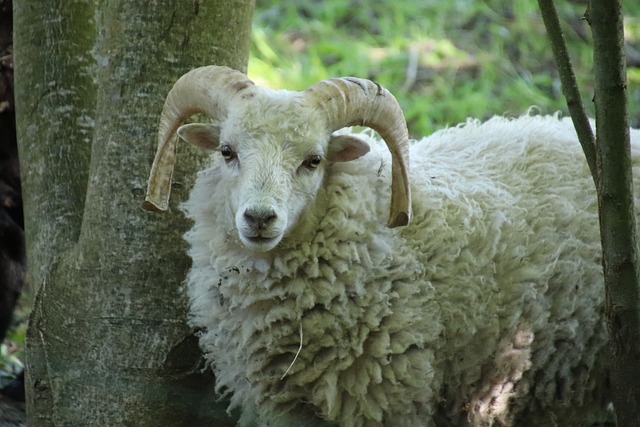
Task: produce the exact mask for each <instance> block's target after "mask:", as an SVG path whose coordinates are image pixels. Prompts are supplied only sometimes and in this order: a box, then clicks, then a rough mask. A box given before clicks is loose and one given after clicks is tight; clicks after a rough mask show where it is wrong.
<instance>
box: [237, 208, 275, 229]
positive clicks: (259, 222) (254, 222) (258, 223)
mask: <svg viewBox="0 0 640 427" xmlns="http://www.w3.org/2000/svg"><path fill="white" fill-rule="evenodd" d="M244 219H245V220H246V221H247V223H248V224H249V225H251V227H253V228H256V229H259V230H263V229H264V228H266V227H267V226H268V225H269V223H271V222H273V220H275V219H276V213H275V212H274V211H272V210H267V209H247V210H246V211H244Z"/></svg>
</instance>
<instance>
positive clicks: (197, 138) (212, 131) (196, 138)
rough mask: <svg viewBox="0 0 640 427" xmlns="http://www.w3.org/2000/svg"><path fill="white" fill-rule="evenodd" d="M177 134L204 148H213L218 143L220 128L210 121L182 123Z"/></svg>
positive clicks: (216, 146)
mask: <svg viewBox="0 0 640 427" xmlns="http://www.w3.org/2000/svg"><path fill="white" fill-rule="evenodd" d="M178 136H179V137H180V138H182V139H184V140H185V141H187V142H188V143H189V144H191V145H195V146H196V147H200V148H204V149H205V150H215V149H216V148H218V145H219V144H220V128H219V127H218V126H216V125H214V124H211V123H190V124H188V125H182V126H180V127H179V128H178Z"/></svg>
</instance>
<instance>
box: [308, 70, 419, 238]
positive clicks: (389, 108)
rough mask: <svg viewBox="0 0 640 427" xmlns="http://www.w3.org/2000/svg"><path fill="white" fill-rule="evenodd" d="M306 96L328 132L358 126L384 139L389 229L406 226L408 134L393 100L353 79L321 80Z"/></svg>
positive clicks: (382, 90)
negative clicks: (389, 160) (387, 155)
mask: <svg viewBox="0 0 640 427" xmlns="http://www.w3.org/2000/svg"><path fill="white" fill-rule="evenodd" d="M305 96H307V97H308V98H309V99H310V100H311V102H312V103H314V104H315V105H317V107H318V108H319V110H321V111H323V113H324V115H325V117H326V120H327V126H329V128H330V129H329V131H330V132H333V131H335V130H338V129H340V128H343V127H346V126H354V125H359V126H366V127H370V128H371V129H373V130H375V131H376V132H378V133H379V134H380V136H381V137H382V139H384V141H385V142H386V143H387V147H389V151H390V152H391V157H392V166H391V209H390V213H389V223H388V226H389V227H398V226H402V225H407V224H408V223H409V221H410V220H411V189H410V188H409V173H408V170H407V168H408V165H409V133H408V131H407V123H406V121H405V119H404V115H403V114H402V110H401V108H400V106H399V105H398V102H397V101H396V98H395V97H394V96H393V95H392V94H391V93H390V92H389V91H388V90H386V89H385V88H383V87H382V86H380V85H378V84H377V83H374V82H372V81H370V80H364V79H358V78H355V77H343V78H338V79H328V80H323V81H321V82H318V83H316V84H315V85H313V86H311V87H309V88H308V89H307V90H306V91H305Z"/></svg>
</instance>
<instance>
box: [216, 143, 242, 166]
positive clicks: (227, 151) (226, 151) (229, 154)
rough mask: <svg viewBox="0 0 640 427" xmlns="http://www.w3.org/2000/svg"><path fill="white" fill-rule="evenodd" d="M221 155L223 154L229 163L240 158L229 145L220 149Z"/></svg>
mask: <svg viewBox="0 0 640 427" xmlns="http://www.w3.org/2000/svg"><path fill="white" fill-rule="evenodd" d="M220 154H222V158H223V159H224V160H225V161H226V162H227V163H228V162H230V161H232V160H233V159H235V158H236V157H238V155H237V154H236V152H235V151H233V149H232V148H231V147H229V146H228V145H223V146H222V147H220Z"/></svg>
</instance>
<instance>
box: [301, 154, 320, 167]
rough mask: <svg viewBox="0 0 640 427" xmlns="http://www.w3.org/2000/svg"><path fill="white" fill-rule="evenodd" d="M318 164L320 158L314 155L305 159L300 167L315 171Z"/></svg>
mask: <svg viewBox="0 0 640 427" xmlns="http://www.w3.org/2000/svg"><path fill="white" fill-rule="evenodd" d="M320 162H322V156H318V155H314V156H309V157H307V158H306V159H305V160H304V162H302V165H303V166H304V167H306V168H307V169H317V168H318V166H320Z"/></svg>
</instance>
